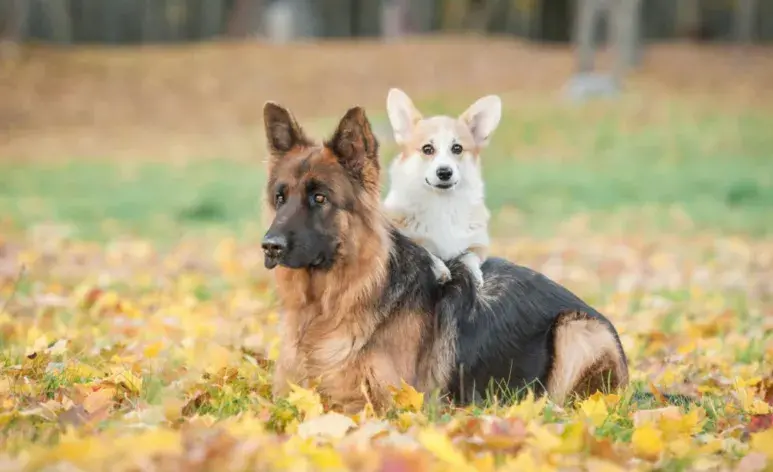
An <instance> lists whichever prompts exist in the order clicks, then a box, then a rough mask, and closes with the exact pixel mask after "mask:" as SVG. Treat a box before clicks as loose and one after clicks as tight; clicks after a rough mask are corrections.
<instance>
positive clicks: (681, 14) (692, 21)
mask: <svg viewBox="0 0 773 472" xmlns="http://www.w3.org/2000/svg"><path fill="white" fill-rule="evenodd" d="M700 31H701V9H700V0H679V3H678V4H677V10H676V34H677V35H679V36H683V37H690V38H693V37H697V36H698V35H699V34H700Z"/></svg>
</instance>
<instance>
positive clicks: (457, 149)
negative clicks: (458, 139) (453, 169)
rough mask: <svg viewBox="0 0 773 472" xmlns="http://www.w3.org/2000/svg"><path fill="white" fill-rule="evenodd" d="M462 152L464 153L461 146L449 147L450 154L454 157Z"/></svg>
mask: <svg viewBox="0 0 773 472" xmlns="http://www.w3.org/2000/svg"><path fill="white" fill-rule="evenodd" d="M462 151H464V148H463V147H462V145H461V144H458V143H457V144H454V145H453V146H451V152H452V153H454V154H456V155H459V154H461V153H462Z"/></svg>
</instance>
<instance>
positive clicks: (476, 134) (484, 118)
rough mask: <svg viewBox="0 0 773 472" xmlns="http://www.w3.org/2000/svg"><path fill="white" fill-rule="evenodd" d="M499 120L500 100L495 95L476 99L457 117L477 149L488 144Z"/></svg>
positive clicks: (500, 112) (500, 111)
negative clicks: (468, 132) (470, 135)
mask: <svg viewBox="0 0 773 472" xmlns="http://www.w3.org/2000/svg"><path fill="white" fill-rule="evenodd" d="M501 118H502V100H501V99H500V98H499V97H498V96H496V95H487V96H485V97H483V98H480V99H478V100H477V101H476V102H475V103H473V104H472V105H470V108H468V109H467V110H465V112H464V113H462V114H461V115H460V116H459V119H460V120H462V121H463V122H464V123H465V124H466V125H467V127H468V128H470V131H471V132H472V137H473V139H475V145H476V146H478V147H483V146H486V145H487V144H488V142H489V137H490V136H491V134H492V133H493V132H494V130H495V129H497V126H498V125H499V120H500V119H501Z"/></svg>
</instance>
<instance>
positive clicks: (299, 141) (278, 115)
mask: <svg viewBox="0 0 773 472" xmlns="http://www.w3.org/2000/svg"><path fill="white" fill-rule="evenodd" d="M263 124H264V126H265V130H266V139H267V140H268V148H269V150H270V151H271V156H272V157H274V158H278V157H282V156H284V155H285V154H287V153H288V152H290V151H291V150H293V148H296V147H305V146H313V145H314V143H313V142H312V141H311V140H310V139H309V138H307V137H306V134H305V133H304V132H303V129H302V128H301V126H300V125H299V124H298V122H297V121H296V120H295V117H294V116H293V114H292V113H290V110H288V109H287V108H284V107H282V106H281V105H279V104H277V103H274V102H266V104H265V105H264V106H263Z"/></svg>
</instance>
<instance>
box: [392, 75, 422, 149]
mask: <svg viewBox="0 0 773 472" xmlns="http://www.w3.org/2000/svg"><path fill="white" fill-rule="evenodd" d="M387 113H388V114H389V122H390V123H391V124H392V131H393V132H394V136H395V142H397V144H404V143H405V142H407V141H408V139H410V136H411V131H412V130H413V127H414V126H415V125H416V122H418V121H419V120H421V118H422V116H421V113H419V110H417V109H416V107H415V106H414V105H413V102H412V101H411V98H410V97H409V96H408V95H407V94H406V93H405V92H403V91H402V90H400V89H398V88H392V89H389V93H388V94H387Z"/></svg>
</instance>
